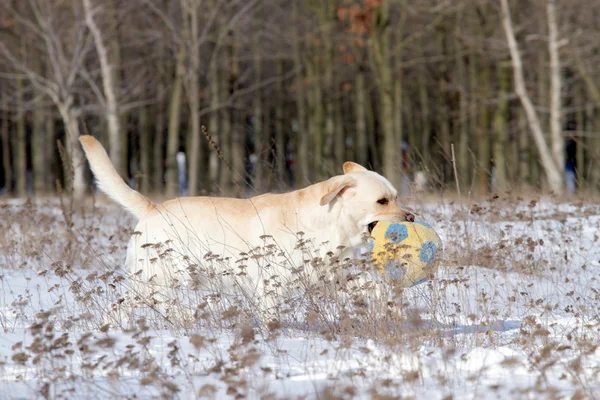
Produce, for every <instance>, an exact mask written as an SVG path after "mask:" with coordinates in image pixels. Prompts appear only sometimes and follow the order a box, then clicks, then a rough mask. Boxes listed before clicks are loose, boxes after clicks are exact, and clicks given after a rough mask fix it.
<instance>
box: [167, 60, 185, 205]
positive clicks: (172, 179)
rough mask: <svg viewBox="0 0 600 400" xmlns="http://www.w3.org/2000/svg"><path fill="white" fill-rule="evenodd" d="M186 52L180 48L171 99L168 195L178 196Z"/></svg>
mask: <svg viewBox="0 0 600 400" xmlns="http://www.w3.org/2000/svg"><path fill="white" fill-rule="evenodd" d="M184 57H185V52H184V50H183V49H181V50H179V53H178V54H177V65H176V67H175V79H174V82H173V88H172V90H171V98H170V100H169V132H168V139H167V155H166V167H167V168H166V180H167V196H168V197H169V198H173V197H176V196H177V195H178V194H179V175H178V170H177V152H178V151H179V129H180V127H181V126H180V125H181V123H180V122H181V95H182V90H183V75H184V66H183V63H184V60H185V58H184Z"/></svg>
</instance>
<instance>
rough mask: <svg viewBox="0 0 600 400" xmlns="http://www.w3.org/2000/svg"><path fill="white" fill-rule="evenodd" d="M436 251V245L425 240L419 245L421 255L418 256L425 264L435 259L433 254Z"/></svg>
mask: <svg viewBox="0 0 600 400" xmlns="http://www.w3.org/2000/svg"><path fill="white" fill-rule="evenodd" d="M436 253H437V247H436V245H435V244H434V243H433V242H425V243H423V245H422V246H421V255H420V256H419V258H420V259H421V261H423V262H424V263H425V264H429V263H430V262H432V261H433V260H435V254H436Z"/></svg>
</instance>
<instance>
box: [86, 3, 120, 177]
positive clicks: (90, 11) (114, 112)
mask: <svg viewBox="0 0 600 400" xmlns="http://www.w3.org/2000/svg"><path fill="white" fill-rule="evenodd" d="M83 8H84V12H85V21H86V24H87V26H88V28H89V29H90V32H91V34H92V37H93V39H94V45H95V47H96V53H97V54H98V60H99V61H100V73H101V75H102V88H103V92H104V103H105V117H106V123H107V126H108V140H109V156H110V159H111V161H112V163H113V165H114V166H115V169H116V170H117V172H118V173H119V175H121V176H122V177H124V178H125V179H126V178H127V173H126V172H127V169H126V167H127V166H126V164H125V157H124V154H123V147H122V146H123V142H122V136H121V120H120V118H121V116H120V115H119V98H118V91H119V87H118V86H117V82H116V80H115V75H116V73H117V71H115V70H114V66H113V65H112V64H111V60H110V55H109V52H108V48H107V46H106V44H105V43H104V38H103V35H102V31H101V30H100V28H99V26H98V24H97V23H96V21H95V19H94V16H95V13H96V12H97V11H98V10H99V9H98V8H93V7H92V4H91V0H83ZM113 34H114V32H113Z"/></svg>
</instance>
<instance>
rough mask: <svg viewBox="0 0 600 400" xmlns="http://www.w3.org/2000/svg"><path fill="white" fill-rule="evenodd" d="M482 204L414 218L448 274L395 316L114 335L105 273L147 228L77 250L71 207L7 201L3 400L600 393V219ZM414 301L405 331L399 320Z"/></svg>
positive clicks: (581, 209)
mask: <svg viewBox="0 0 600 400" xmlns="http://www.w3.org/2000/svg"><path fill="white" fill-rule="evenodd" d="M477 205H478V207H483V208H484V210H482V211H481V210H479V211H477V207H473V205H470V206H465V205H458V204H450V203H449V202H441V201H440V202H428V203H425V204H421V205H419V206H418V207H415V208H416V210H415V211H416V212H417V214H418V215H419V217H420V219H422V220H425V221H427V222H429V223H430V224H431V225H432V226H433V227H434V228H435V229H436V230H437V231H438V233H439V234H440V236H441V238H442V240H443V241H444V245H445V254H444V259H443V263H442V265H441V267H440V269H439V271H438V275H437V278H436V279H435V280H432V281H430V282H428V283H426V284H422V285H419V286H416V287H414V288H410V289H406V290H405V291H404V292H403V293H402V295H401V297H400V298H396V299H395V301H396V303H395V304H394V305H391V306H389V307H387V308H386V307H379V306H378V305H377V304H380V303H381V296H384V295H383V294H382V293H387V290H380V291H379V292H378V293H379V294H378V295H377V296H379V298H378V299H376V298H373V299H370V298H368V297H367V295H365V298H366V300H365V301H366V302H367V306H366V309H367V310H368V312H369V313H374V312H380V313H381V315H376V317H372V316H369V317H362V316H361V315H360V314H359V313H360V310H361V308H360V307H359V306H354V305H352V304H350V303H352V300H348V304H341V305H338V306H331V308H328V305H327V303H326V301H325V300H326V298H325V297H318V296H316V297H315V299H316V300H315V301H317V302H318V301H321V302H322V303H323V304H321V306H322V307H323V309H326V310H330V311H331V314H330V315H327V316H326V317H323V319H319V320H318V322H315V323H310V324H309V323H305V320H304V319H303V317H306V314H305V311H306V310H305V309H303V308H297V309H294V307H296V306H294V305H290V306H289V308H290V309H293V310H295V312H296V314H294V313H290V315H292V314H293V315H299V316H300V317H298V318H300V319H298V320H297V323H293V322H291V320H286V321H285V322H284V321H282V322H284V327H283V328H281V329H279V330H276V332H277V334H275V335H271V336H270V334H271V332H270V331H269V329H266V328H265V327H264V326H263V325H262V324H260V323H256V324H255V325H254V326H253V327H251V328H252V329H253V331H252V332H253V333H249V332H251V331H249V330H248V329H251V328H248V327H247V326H245V327H244V326H241V325H237V326H234V325H233V324H232V323H228V322H227V321H222V322H223V325H222V326H220V327H217V326H214V324H213V325H211V326H209V325H207V324H204V325H203V324H201V323H198V324H194V325H192V326H188V327H175V326H170V325H169V324H168V323H156V322H155V321H148V323H147V328H144V325H143V324H142V325H137V328H136V329H132V330H124V329H122V328H120V327H118V326H115V324H113V325H112V326H110V327H108V326H106V327H105V328H101V327H103V326H104V325H105V323H106V321H105V320H104V319H103V318H104V317H103V315H102V314H103V313H106V312H110V311H109V310H110V309H111V307H112V305H113V303H114V302H115V301H116V300H117V299H118V297H119V295H120V293H121V292H120V290H121V287H120V286H119V284H118V283H117V284H116V287H111V285H110V283H111V282H112V281H111V279H112V278H111V279H106V281H103V280H102V279H101V278H99V277H98V276H101V275H102V274H103V273H106V272H107V271H113V270H114V268H115V267H118V266H120V265H121V263H122V262H123V261H124V259H125V249H126V245H127V239H128V235H129V233H130V229H131V228H132V227H133V221H132V220H131V219H130V218H129V217H128V216H127V215H126V214H125V213H123V212H122V211H120V210H119V209H118V208H117V207H116V206H112V205H101V206H98V207H97V208H96V209H95V210H93V211H91V212H90V211H88V212H86V214H85V215H84V216H81V215H75V216H74V226H73V231H72V235H73V236H72V237H74V238H75V242H71V244H70V245H69V235H70V233H69V231H68V230H67V229H66V228H65V226H66V225H65V219H64V213H63V211H62V210H61V206H60V203H59V202H58V201H57V200H53V199H47V200H39V201H36V202H34V203H33V204H27V203H25V202H23V201H19V200H11V201H4V202H1V203H0V210H1V213H2V217H1V218H0V249H1V252H0V329H1V330H2V334H1V335H0V399H32V398H44V395H45V394H48V396H49V397H50V398H58V397H63V398H69V399H71V398H72V399H102V398H106V399H108V398H126V397H130V398H131V397H134V396H135V397H136V398H144V399H145V398H159V397H161V396H163V397H167V398H171V397H173V398H181V399H195V398H199V397H200V395H201V394H207V395H209V397H213V398H234V397H236V395H237V396H239V397H248V398H261V397H263V396H264V395H266V394H269V393H270V394H272V395H273V396H274V397H275V398H283V397H285V398H296V397H301V396H307V397H308V398H316V397H319V396H320V397H324V396H323V394H324V393H325V391H328V393H330V394H332V395H334V396H339V397H342V398H350V397H358V398H371V397H373V395H374V394H375V393H377V394H380V395H389V396H396V397H413V398H419V399H420V398H431V399H440V398H445V397H446V396H450V395H451V396H453V398H454V399H463V398H464V399H496V398H550V397H557V398H572V397H573V396H574V395H578V396H581V397H579V398H586V397H588V398H593V397H594V396H598V393H600V350H599V347H598V345H600V340H599V338H600V282H599V280H598V279H599V276H600V207H599V206H596V205H593V204H576V203H560V204H556V203H554V202H552V201H551V200H548V199H544V200H542V201H539V202H537V204H535V205H533V206H532V205H531V204H530V203H529V202H527V201H514V202H512V203H504V204H497V205H495V203H493V202H478V203H477ZM474 210H475V211H474ZM72 237H71V238H72ZM56 266H62V267H64V268H63V269H62V271H63V272H64V271H66V274H65V275H63V276H58V275H57V273H56V272H57V271H58V272H60V271H61V270H60V269H58V270H57V268H56ZM61 275H62V274H61ZM389 292H390V293H392V292H393V290H392V289H390V290H389ZM356 293H372V292H369V291H365V292H356ZM346 295H347V296H348V299H351V298H352V296H353V295H352V296H351V294H346ZM374 296H375V295H374ZM324 299H325V300H324ZM400 303H402V304H403V305H402V307H403V308H402V309H403V310H404V311H403V312H405V313H407V314H406V315H405V316H406V318H405V319H404V320H403V322H402V323H400V322H399V321H398V320H394V319H393V317H388V316H386V315H387V314H385V313H386V312H387V311H386V310H387V309H388V308H393V307H400V306H399V304H400ZM209 307H210V306H209ZM298 307H300V306H298ZM302 307H304V305H303V306H302ZM46 312H47V313H48V315H44V314H43V313H46ZM344 313H346V314H344ZM390 315H393V314H390ZM289 318H291V317H289ZM294 318H297V317H294ZM309 319H310V318H309ZM348 321H349V322H348ZM361 321H374V322H373V325H372V326H359V325H360V323H361ZM35 324H39V325H38V326H37V329H36V327H35ZM357 324H358V325H357ZM32 325H34V326H33V328H32ZM331 326H335V327H337V328H335V329H327V328H328V327H331ZM244 329H245V330H244ZM200 342H201V343H202V344H201V345H200V346H198V347H196V346H195V345H198V344H199V343H200ZM32 344H33V346H32ZM36 349H37V350H36ZM39 349H43V350H41V351H39ZM36 351H37V352H36ZM19 354H20V356H19ZM15 356H16V357H15ZM36 356H38V359H36ZM20 357H21V358H20ZM22 357H25V358H26V360H23V358H22ZM20 360H23V362H20Z"/></svg>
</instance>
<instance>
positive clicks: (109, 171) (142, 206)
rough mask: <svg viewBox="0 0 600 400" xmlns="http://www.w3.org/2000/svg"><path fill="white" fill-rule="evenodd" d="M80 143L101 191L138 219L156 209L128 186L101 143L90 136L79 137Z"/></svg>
mask: <svg viewBox="0 0 600 400" xmlns="http://www.w3.org/2000/svg"><path fill="white" fill-rule="evenodd" d="M79 142H80V143H81V146H83V150H84V151H85V155H86V157H87V159H88V161H89V163H90V167H91V168H92V172H93V173H94V177H95V178H96V184H97V185H98V188H99V189H100V190H101V191H103V192H104V193H106V194H107V195H108V197H110V198H111V199H113V200H114V201H116V202H117V203H119V204H120V205H122V206H123V207H124V208H125V209H126V210H127V211H129V212H130V213H132V214H133V215H134V216H135V217H137V218H138V219H140V218H142V217H143V216H144V215H146V214H148V213H149V212H150V211H152V210H153V209H154V204H153V203H152V202H151V201H150V200H149V199H148V198H147V197H146V196H144V195H142V194H141V193H138V192H136V191H135V190H133V189H132V188H130V187H129V186H127V184H126V183H125V181H123V179H122V178H121V177H120V176H119V174H118V173H117V171H116V170H115V167H114V166H113V164H112V163H111V162H110V158H109V157H108V154H106V150H104V147H102V145H101V144H100V142H98V141H97V140H96V139H95V138H94V137H93V136H89V135H85V136H81V137H79Z"/></svg>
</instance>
